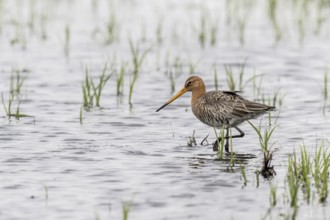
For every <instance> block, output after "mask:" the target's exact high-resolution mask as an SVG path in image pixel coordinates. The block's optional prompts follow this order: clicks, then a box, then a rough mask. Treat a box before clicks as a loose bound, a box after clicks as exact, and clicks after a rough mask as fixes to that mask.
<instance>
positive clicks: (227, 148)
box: [225, 127, 229, 153]
mask: <svg viewBox="0 0 330 220" xmlns="http://www.w3.org/2000/svg"><path fill="white" fill-rule="evenodd" d="M226 130H227V132H226V137H225V138H226V144H225V150H226V152H227V153H229V127H227V129H226Z"/></svg>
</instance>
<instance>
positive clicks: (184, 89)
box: [156, 88, 187, 112]
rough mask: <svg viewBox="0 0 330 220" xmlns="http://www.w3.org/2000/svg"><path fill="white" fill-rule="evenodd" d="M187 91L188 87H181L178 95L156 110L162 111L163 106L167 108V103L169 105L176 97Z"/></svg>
mask: <svg viewBox="0 0 330 220" xmlns="http://www.w3.org/2000/svg"><path fill="white" fill-rule="evenodd" d="M186 92H187V89H186V88H183V89H181V90H180V91H179V92H178V93H177V94H176V95H174V96H173V97H172V98H171V99H170V100H168V101H167V102H166V103H165V104H164V105H162V107H160V108H159V109H157V110H156V112H158V111H160V110H161V109H162V108H165V107H166V106H167V105H169V104H170V103H171V102H173V101H174V100H175V99H177V98H179V97H180V96H182V95H183V94H185V93H186Z"/></svg>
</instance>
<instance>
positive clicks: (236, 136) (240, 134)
mask: <svg viewBox="0 0 330 220" xmlns="http://www.w3.org/2000/svg"><path fill="white" fill-rule="evenodd" d="M234 128H235V129H236V130H237V131H238V132H239V135H234V136H231V138H241V137H244V135H245V133H244V132H243V131H242V130H241V129H239V128H238V127H237V126H234Z"/></svg>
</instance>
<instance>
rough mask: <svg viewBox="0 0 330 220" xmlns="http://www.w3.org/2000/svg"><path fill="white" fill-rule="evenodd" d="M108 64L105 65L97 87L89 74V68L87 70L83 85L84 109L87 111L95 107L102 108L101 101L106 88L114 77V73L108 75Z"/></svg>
mask: <svg viewBox="0 0 330 220" xmlns="http://www.w3.org/2000/svg"><path fill="white" fill-rule="evenodd" d="M107 65H108V64H107V63H105V64H104V68H103V70H102V73H101V75H100V76H99V82H98V84H97V85H96V84H95V83H94V81H93V78H92V77H90V76H89V74H88V68H86V70H85V81H84V82H83V83H82V92H83V107H84V109H85V110H86V111H90V110H91V108H93V107H94V103H95V106H96V107H100V101H101V96H102V92H103V89H104V86H105V85H106V83H107V82H108V81H109V79H110V78H111V76H112V73H111V74H109V75H106V72H107V69H108V66H107Z"/></svg>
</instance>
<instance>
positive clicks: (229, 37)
mask: <svg viewBox="0 0 330 220" xmlns="http://www.w3.org/2000/svg"><path fill="white" fill-rule="evenodd" d="M31 2H32V3H31ZM251 2H253V1H251ZM255 2H256V3H255V5H254V6H253V10H252V9H251V10H244V9H242V8H240V9H239V10H238V11H239V13H238V14H239V16H243V17H242V19H248V22H247V27H246V29H245V33H244V45H241V43H240V42H239V37H238V36H239V31H238V29H237V28H236V26H235V24H233V26H234V27H232V28H226V27H227V26H226V19H227V18H226V16H225V15H228V13H229V12H228V8H226V1H128V0H127V1H110V2H108V1H101V0H99V1H97V0H95V1H87V0H84V1H19V0H18V1H2V3H1V4H2V7H1V10H2V11H1V15H2V16H1V19H0V24H1V35H0V51H1V58H0V71H1V74H0V77H1V78H0V90H1V92H3V93H4V97H8V89H9V79H10V75H11V71H12V68H18V69H25V70H26V71H25V72H23V73H22V74H24V75H27V77H28V78H27V79H26V81H25V83H24V86H23V101H22V103H21V111H22V112H23V113H25V114H29V115H33V116H35V119H33V118H21V119H20V120H15V119H11V120H8V119H7V118H6V117H4V116H5V113H4V111H3V109H1V111H0V112H1V116H2V117H1V119H0V121H1V124H0V146H1V154H0V161H1V167H0V176H1V181H0V189H1V190H0V197H1V198H2V200H1V202H0V218H1V219H97V218H99V219H121V218H122V202H123V201H131V202H132V207H131V211H130V215H129V219H260V218H262V216H264V215H265V213H266V211H267V209H268V208H269V185H270V183H274V184H276V185H277V186H278V189H279V191H285V190H286V189H285V186H284V185H285V184H284V179H285V172H286V169H287V168H286V164H287V160H288V155H289V154H291V153H292V152H293V150H294V149H295V148H296V149H299V148H298V147H299V145H300V144H301V143H302V140H303V141H304V143H305V144H306V146H307V149H308V150H309V151H310V152H314V150H315V143H316V140H320V139H323V138H327V137H328V134H329V132H330V128H329V122H330V119H329V103H325V101H324V100H323V97H322V88H321V87H322V80H323V72H324V70H325V68H326V67H328V66H329V63H330V56H329V51H330V44H329V30H330V29H329V22H325V24H324V26H323V28H322V29H321V32H320V34H318V35H314V34H311V33H312V29H313V27H314V26H313V24H310V23H308V21H307V22H306V23H307V24H306V34H305V37H304V39H303V40H302V42H301V39H300V37H299V35H298V34H297V30H295V29H294V28H297V27H296V26H295V25H294V23H292V24H291V23H289V22H285V21H286V20H287V19H288V20H289V21H290V16H292V15H290V14H289V13H288V11H286V10H285V8H284V10H283V14H281V13H279V16H282V15H283V17H285V16H288V17H287V19H286V17H285V18H283V20H281V21H282V23H281V24H282V25H283V26H284V27H285V28H286V29H285V31H286V32H285V33H286V34H284V37H283V39H282V40H280V41H279V42H278V43H275V40H274V33H273V30H272V28H271V24H270V22H269V21H268V20H267V19H263V18H264V17H265V16H266V15H265V14H266V12H265V11H266V10H265V8H266V4H265V3H263V2H261V1H255ZM31 5H32V6H31ZM31 7H34V10H35V12H34V13H35V15H36V18H34V19H35V27H34V31H30V30H29V29H28V28H27V26H28V21H29V19H31V18H30V14H31ZM203 7H205V8H207V9H208V13H209V15H210V17H211V18H213V19H218V21H219V28H218V40H217V44H216V46H214V47H211V46H209V45H206V46H205V48H204V49H203V48H201V46H200V44H199V42H198V39H197V33H196V30H198V25H199V19H200V11H201V8H203ZM251 7H252V6H251ZM288 10H289V9H288ZM234 11H235V10H234ZM245 13H246V14H245ZM112 14H115V16H116V19H117V22H118V26H119V27H118V31H117V33H118V36H116V38H117V39H116V40H115V41H114V42H113V43H112V44H109V45H106V44H104V36H105V27H106V24H107V22H108V20H109V17H111V15H112ZM42 16H46V17H47V18H46V20H45V21H44V22H45V24H44V25H45V27H43V26H42V25H43V24H42V23H41V20H42V19H40V18H41V17H42ZM237 16H238V15H235V16H233V17H237ZM244 16H245V17H244ZM38 19H40V20H38ZM292 20H293V21H294V20H295V19H294V18H292ZM15 22H16V23H15ZM158 22H162V25H163V29H162V31H163V33H162V36H163V39H162V43H161V44H160V45H158V44H157V43H156V40H155V36H156V34H155V33H156V29H157V23H158ZM66 25H68V26H69V27H70V29H71V40H70V52H69V56H68V57H67V56H65V55H64V53H63V44H64V41H65V40H64V29H65V26H66ZM42 31H45V33H46V35H47V38H46V39H45V40H43V39H42V37H41V35H42ZM18 32H21V33H20V34H17V33H18ZM17 36H20V37H21V38H22V39H23V42H19V43H17V44H14V45H12V44H11V43H10V42H11V41H12V40H13V39H15V38H16V37H17ZM129 37H130V38H132V39H133V41H135V42H138V41H140V40H141V39H142V38H145V40H144V41H142V40H141V42H142V43H141V44H140V48H141V50H142V49H147V48H150V47H151V48H152V49H151V51H150V52H149V53H148V55H147V57H146V60H145V62H144V63H143V66H142V69H141V73H140V75H139V78H138V80H137V82H136V85H135V87H134V93H133V99H132V102H133V106H132V107H131V108H130V106H129V104H128V102H127V99H128V98H127V96H128V87H129V82H130V78H131V76H130V75H129V71H130V70H131V68H132V67H131V66H130V65H131V64H130V62H131V58H130V56H131V54H130V49H129V44H128V38H129ZM22 39H21V40H22ZM24 40H25V41H26V42H24ZM177 57H179V58H180V60H181V61H182V63H183V73H182V74H179V75H178V76H177V78H176V83H175V85H176V88H175V90H176V91H178V90H179V89H180V88H181V86H183V84H184V81H185V79H186V78H187V77H188V76H189V75H190V74H189V63H191V62H192V63H197V65H196V72H195V73H194V74H195V75H200V76H202V77H203V78H204V80H205V82H206V86H207V89H209V90H213V89H214V80H213V66H214V65H215V66H216V67H217V70H218V77H219V85H220V89H228V87H227V84H226V76H225V71H224V65H230V66H232V68H233V69H234V70H235V71H236V72H238V71H239V67H240V64H242V63H244V61H245V60H246V67H245V72H246V75H245V78H246V79H248V78H249V77H251V76H252V75H253V73H254V72H256V73H259V74H264V77H263V81H262V88H263V89H262V92H263V93H264V94H265V95H266V96H268V95H269V96H272V94H273V93H274V92H275V91H277V90H278V89H280V92H281V94H283V95H285V96H284V101H283V106H282V108H281V113H280V116H279V119H278V127H277V128H276V130H275V132H274V135H273V136H272V143H274V146H273V148H274V150H275V153H274V158H273V165H274V166H275V170H276V172H277V175H276V176H275V178H274V179H273V180H271V181H269V180H264V179H262V178H261V177H260V178H261V179H260V186H259V187H256V177H255V171H256V170H260V169H261V163H262V159H263V158H262V156H263V155H262V152H261V150H260V146H259V140H258V137H257V135H256V133H255V132H254V131H253V129H252V128H251V126H250V125H249V124H248V123H244V124H243V125H242V126H241V128H242V130H244V131H245V132H246V136H245V137H244V138H243V139H236V140H234V141H233V142H234V151H235V152H236V153H237V154H238V158H240V160H241V161H242V162H243V164H244V165H245V167H246V171H247V178H248V184H247V186H246V187H243V183H242V177H241V173H240V170H239V167H238V166H237V165H236V167H235V168H234V172H228V171H227V167H228V161H227V162H226V161H219V160H217V155H216V153H214V152H213V151H212V147H211V145H209V146H201V145H198V146H194V147H192V148H190V147H187V141H188V139H189V136H191V135H192V133H193V130H195V137H196V139H197V142H198V143H199V142H201V140H202V139H203V138H204V137H205V136H206V135H208V134H209V138H208V141H209V142H210V143H211V142H212V141H213V140H214V139H215V135H214V132H213V128H210V127H207V126H206V125H203V124H202V123H200V122H199V121H198V120H197V119H196V118H195V117H194V116H193V114H192V112H191V110H190V106H189V104H190V94H185V95H184V96H183V97H182V98H180V99H178V100H177V101H175V102H174V103H173V104H171V105H170V106H168V107H167V108H166V109H163V110H162V111H161V112H159V113H156V112H155V110H156V109H157V108H158V107H159V106H161V105H162V104H163V103H164V102H165V101H167V100H168V98H170V97H171V95H172V93H171V87H170V80H168V75H166V74H165V72H167V71H169V70H173V69H175V67H173V63H174V62H175V59H177ZM108 60H110V61H113V62H114V63H116V64H118V65H120V63H122V62H123V63H128V64H127V65H128V73H127V75H126V77H125V86H124V96H123V97H122V98H119V99H118V98H117V97H116V82H115V75H113V77H112V78H111V79H110V81H109V83H108V84H107V85H106V87H105V89H104V94H103V96H102V99H101V105H102V108H101V109H93V110H92V111H91V112H84V113H83V123H82V124H80V122H79V111H80V107H81V105H82V92H81V83H82V80H83V78H84V68H85V67H86V66H88V68H89V71H90V74H91V75H93V76H98V75H99V74H100V73H101V71H102V68H103V66H104V63H105V62H106V61H108ZM167 60H169V63H170V64H169V65H168V64H166V63H167V62H166V61H167ZM242 95H243V96H244V97H246V98H249V99H253V98H254V95H253V90H252V83H248V84H247V85H246V86H245V89H244V92H243V93H242ZM259 101H260V100H259ZM324 103H325V107H326V108H325V111H324V112H323V108H324ZM267 120H268V119H267V116H265V117H264V118H263V121H262V122H261V124H265V122H266V121H267ZM252 122H253V123H254V124H259V122H260V119H256V120H253V121H252ZM46 189H47V190H46ZM301 209H304V211H301V212H299V219H329V217H328V216H329V205H328V204H327V203H326V204H325V205H324V206H321V205H314V206H312V207H310V206H306V207H304V206H302V207H301ZM286 211H287V209H286V208H285V205H284V204H279V205H278V207H277V208H276V209H275V210H274V212H275V213H278V214H279V215H280V214H281V213H286Z"/></svg>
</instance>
